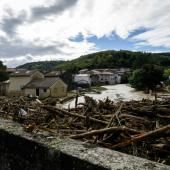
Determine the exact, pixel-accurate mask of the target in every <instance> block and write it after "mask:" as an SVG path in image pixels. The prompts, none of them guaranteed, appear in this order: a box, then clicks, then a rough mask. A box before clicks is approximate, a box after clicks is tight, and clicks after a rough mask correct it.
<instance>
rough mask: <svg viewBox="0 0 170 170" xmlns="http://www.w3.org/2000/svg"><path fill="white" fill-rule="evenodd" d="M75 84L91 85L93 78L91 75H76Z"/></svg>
mask: <svg viewBox="0 0 170 170" xmlns="http://www.w3.org/2000/svg"><path fill="white" fill-rule="evenodd" d="M74 82H75V83H78V84H91V78H90V75H89V74H75V75H74Z"/></svg>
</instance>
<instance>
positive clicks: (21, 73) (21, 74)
mask: <svg viewBox="0 0 170 170" xmlns="http://www.w3.org/2000/svg"><path fill="white" fill-rule="evenodd" d="M36 71H37V70H16V71H15V72H14V73H12V74H11V75H10V76H11V77H29V76H31V75H32V74H34V73H35V72H36Z"/></svg>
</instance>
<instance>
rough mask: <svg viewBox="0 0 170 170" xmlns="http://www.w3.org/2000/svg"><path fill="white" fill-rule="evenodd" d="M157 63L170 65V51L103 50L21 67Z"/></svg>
mask: <svg viewBox="0 0 170 170" xmlns="http://www.w3.org/2000/svg"><path fill="white" fill-rule="evenodd" d="M148 63H149V64H157V65H160V66H163V67H169V66H170V53H160V54H153V53H142V52H131V51H102V52H97V53H93V54H88V55H84V56H81V57H79V58H77V59H74V60H71V61H45V62H35V63H28V64H25V65H22V66H20V67H19V68H26V69H41V70H54V69H65V70H72V71H75V72H76V71H78V70H80V69H84V68H89V69H94V68H119V67H129V68H133V69H136V68H140V67H141V66H143V65H145V64H148Z"/></svg>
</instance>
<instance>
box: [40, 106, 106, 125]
mask: <svg viewBox="0 0 170 170" xmlns="http://www.w3.org/2000/svg"><path fill="white" fill-rule="evenodd" d="M42 108H44V109H46V110H48V111H52V112H54V113H57V114H60V115H61V113H64V114H66V115H69V116H73V117H79V118H81V119H84V120H85V119H86V116H83V115H80V114H77V113H71V112H68V111H66V110H63V109H59V108H54V107H52V106H42ZM89 119H90V121H92V122H95V123H101V124H104V125H107V124H108V122H107V121H103V120H99V119H95V118H92V117H90V118H89Z"/></svg>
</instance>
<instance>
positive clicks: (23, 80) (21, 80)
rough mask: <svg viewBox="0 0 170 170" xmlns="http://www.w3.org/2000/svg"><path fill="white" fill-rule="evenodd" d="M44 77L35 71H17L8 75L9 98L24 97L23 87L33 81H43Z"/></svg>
mask: <svg viewBox="0 0 170 170" xmlns="http://www.w3.org/2000/svg"><path fill="white" fill-rule="evenodd" d="M43 78H44V75H43V74H42V73H41V72H39V71H36V70H18V71H16V72H14V73H12V74H11V75H10V78H9V82H10V84H9V90H8V95H9V96H20V95H24V90H23V87H24V86H25V85H26V84H28V83H29V82H30V81H32V80H34V79H43Z"/></svg>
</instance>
